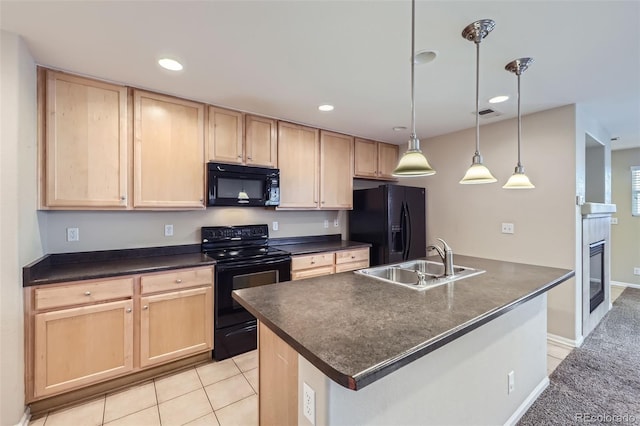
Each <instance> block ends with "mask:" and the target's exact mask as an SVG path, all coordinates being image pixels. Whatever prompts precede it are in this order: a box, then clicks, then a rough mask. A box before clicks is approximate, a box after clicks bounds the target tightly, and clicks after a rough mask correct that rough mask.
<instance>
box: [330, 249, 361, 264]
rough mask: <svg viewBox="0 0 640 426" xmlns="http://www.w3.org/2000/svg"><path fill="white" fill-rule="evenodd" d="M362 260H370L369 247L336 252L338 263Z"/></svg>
mask: <svg viewBox="0 0 640 426" xmlns="http://www.w3.org/2000/svg"><path fill="white" fill-rule="evenodd" d="M362 260H367V261H368V260H369V248H364V249H356V250H343V251H339V252H336V265H339V264H341V263H348V262H359V261H362Z"/></svg>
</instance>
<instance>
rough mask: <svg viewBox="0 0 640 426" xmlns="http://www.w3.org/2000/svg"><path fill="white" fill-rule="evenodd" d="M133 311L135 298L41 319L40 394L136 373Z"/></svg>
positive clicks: (45, 315) (37, 362) (36, 349)
mask: <svg viewBox="0 0 640 426" xmlns="http://www.w3.org/2000/svg"><path fill="white" fill-rule="evenodd" d="M132 308H133V302H132V301H131V300H130V299H129V300H123V301H119V302H110V303H102V304H98V305H91V306H83V307H78V308H70V309H64V310H59V311H52V312H46V313H42V314H37V315H35V347H34V358H35V359H34V376H35V377H34V381H35V383H34V388H35V389H34V393H35V396H36V397H40V396H45V395H51V394H55V393H60V392H63V391H67V390H70V389H74V388H77V387H81V386H83V385H87V384H91V383H95V382H98V381H101V380H105V379H108V378H111V377H115V376H118V375H121V374H124V373H127V372H129V371H131V370H132V369H133V313H132V312H131V311H132Z"/></svg>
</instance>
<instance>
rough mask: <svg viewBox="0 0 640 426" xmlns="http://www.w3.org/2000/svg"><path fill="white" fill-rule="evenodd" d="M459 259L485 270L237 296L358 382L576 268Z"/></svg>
mask: <svg viewBox="0 0 640 426" xmlns="http://www.w3.org/2000/svg"><path fill="white" fill-rule="evenodd" d="M432 259H433V260H436V258H435V257H434V258H432ZM437 259H439V258H437ZM455 263H456V265H462V266H468V267H472V268H478V269H484V270H485V271H486V272H484V273H483V274H480V275H476V276H472V277H468V278H464V279H461V280H459V281H455V282H454V283H452V284H447V285H442V286H439V287H435V288H432V289H429V290H423V291H416V290H413V289H410V288H406V287H403V286H399V285H394V284H389V283H385V282H382V281H379V280H376V279H374V278H370V277H366V276H363V275H360V274H354V273H353V272H344V273H340V274H333V275H328V276H323V277H316V278H309V279H305V280H299V281H292V282H286V283H278V284H273V285H268V286H262V287H255V288H250V289H242V290H237V291H234V295H233V297H234V298H235V299H236V300H238V301H239V302H240V303H241V304H242V305H243V306H244V307H246V308H247V309H248V310H249V311H250V312H251V313H252V314H253V315H255V316H256V317H257V318H258V319H259V320H260V321H262V322H264V323H265V324H266V325H267V326H268V327H269V328H270V329H271V330H273V331H274V332H275V333H276V334H277V335H278V336H280V337H281V338H282V339H283V340H285V341H286V342H287V343H288V344H289V345H291V346H292V347H293V348H294V349H295V350H296V351H297V352H298V353H300V354H301V355H302V356H304V357H305V358H306V359H307V360H308V361H309V362H311V363H312V364H313V365H315V366H316V367H317V368H318V369H319V370H321V371H322V372H323V373H324V374H325V375H327V376H328V377H330V378H331V379H332V380H334V381H335V382H337V383H339V384H340V385H342V386H344V387H347V388H350V389H356V390H357V389H361V388H362V387H364V386H366V385H368V384H371V383H373V382H374V381H376V380H378V379H380V378H382V377H384V376H386V375H387V374H389V373H391V372H393V371H395V370H397V369H398V368H400V367H402V366H404V365H406V364H408V363H410V362H412V361H414V360H416V359H418V358H420V357H422V356H424V355H426V354H428V353H429V352H432V351H434V350H435V349H437V348H439V347H441V346H443V345H445V344H447V343H448V342H450V341H452V340H454V339H456V338H458V337H460V336H462V335H464V334H466V333H468V332H470V331H472V330H474V329H475V328H477V327H479V326H481V325H482V324H485V323H487V322H488V321H491V320H492V319H494V318H496V317H498V316H500V315H502V314H504V313H506V312H508V311H509V310H511V309H513V308H514V307H516V306H518V305H520V304H522V303H524V302H526V301H528V300H530V299H532V298H534V297H536V296H538V295H540V294H542V293H544V292H546V291H548V290H549V289H551V288H553V287H555V286H556V285H558V284H560V283H561V282H563V281H565V280H567V279H569V278H570V277H572V276H573V275H574V272H573V271H571V270H567V269H558V268H549V267H542V266H534V265H526V264H520V263H511V262H502V261H496V260H488V259H481V258H476V257H469V256H461V255H457V256H456V257H455Z"/></svg>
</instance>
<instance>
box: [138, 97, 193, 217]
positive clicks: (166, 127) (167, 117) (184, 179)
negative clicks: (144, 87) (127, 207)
mask: <svg viewBox="0 0 640 426" xmlns="http://www.w3.org/2000/svg"><path fill="white" fill-rule="evenodd" d="M133 127H134V135H135V136H134V142H135V143H134V148H135V149H134V207H148V208H204V170H205V161H204V105H203V104H199V103H196V102H190V101H185V100H180V99H176V98H171V97H168V96H162V95H158V94H155V93H149V92H143V91H139V90H137V91H135V92H134V125H133Z"/></svg>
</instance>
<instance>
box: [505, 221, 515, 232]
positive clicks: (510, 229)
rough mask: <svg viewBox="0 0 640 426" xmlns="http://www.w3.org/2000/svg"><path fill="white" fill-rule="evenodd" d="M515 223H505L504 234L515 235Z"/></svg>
mask: <svg viewBox="0 0 640 426" xmlns="http://www.w3.org/2000/svg"><path fill="white" fill-rule="evenodd" d="M514 228H515V227H514V226H513V223H503V224H502V233H503V234H513V233H514V231H515V229H514Z"/></svg>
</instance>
